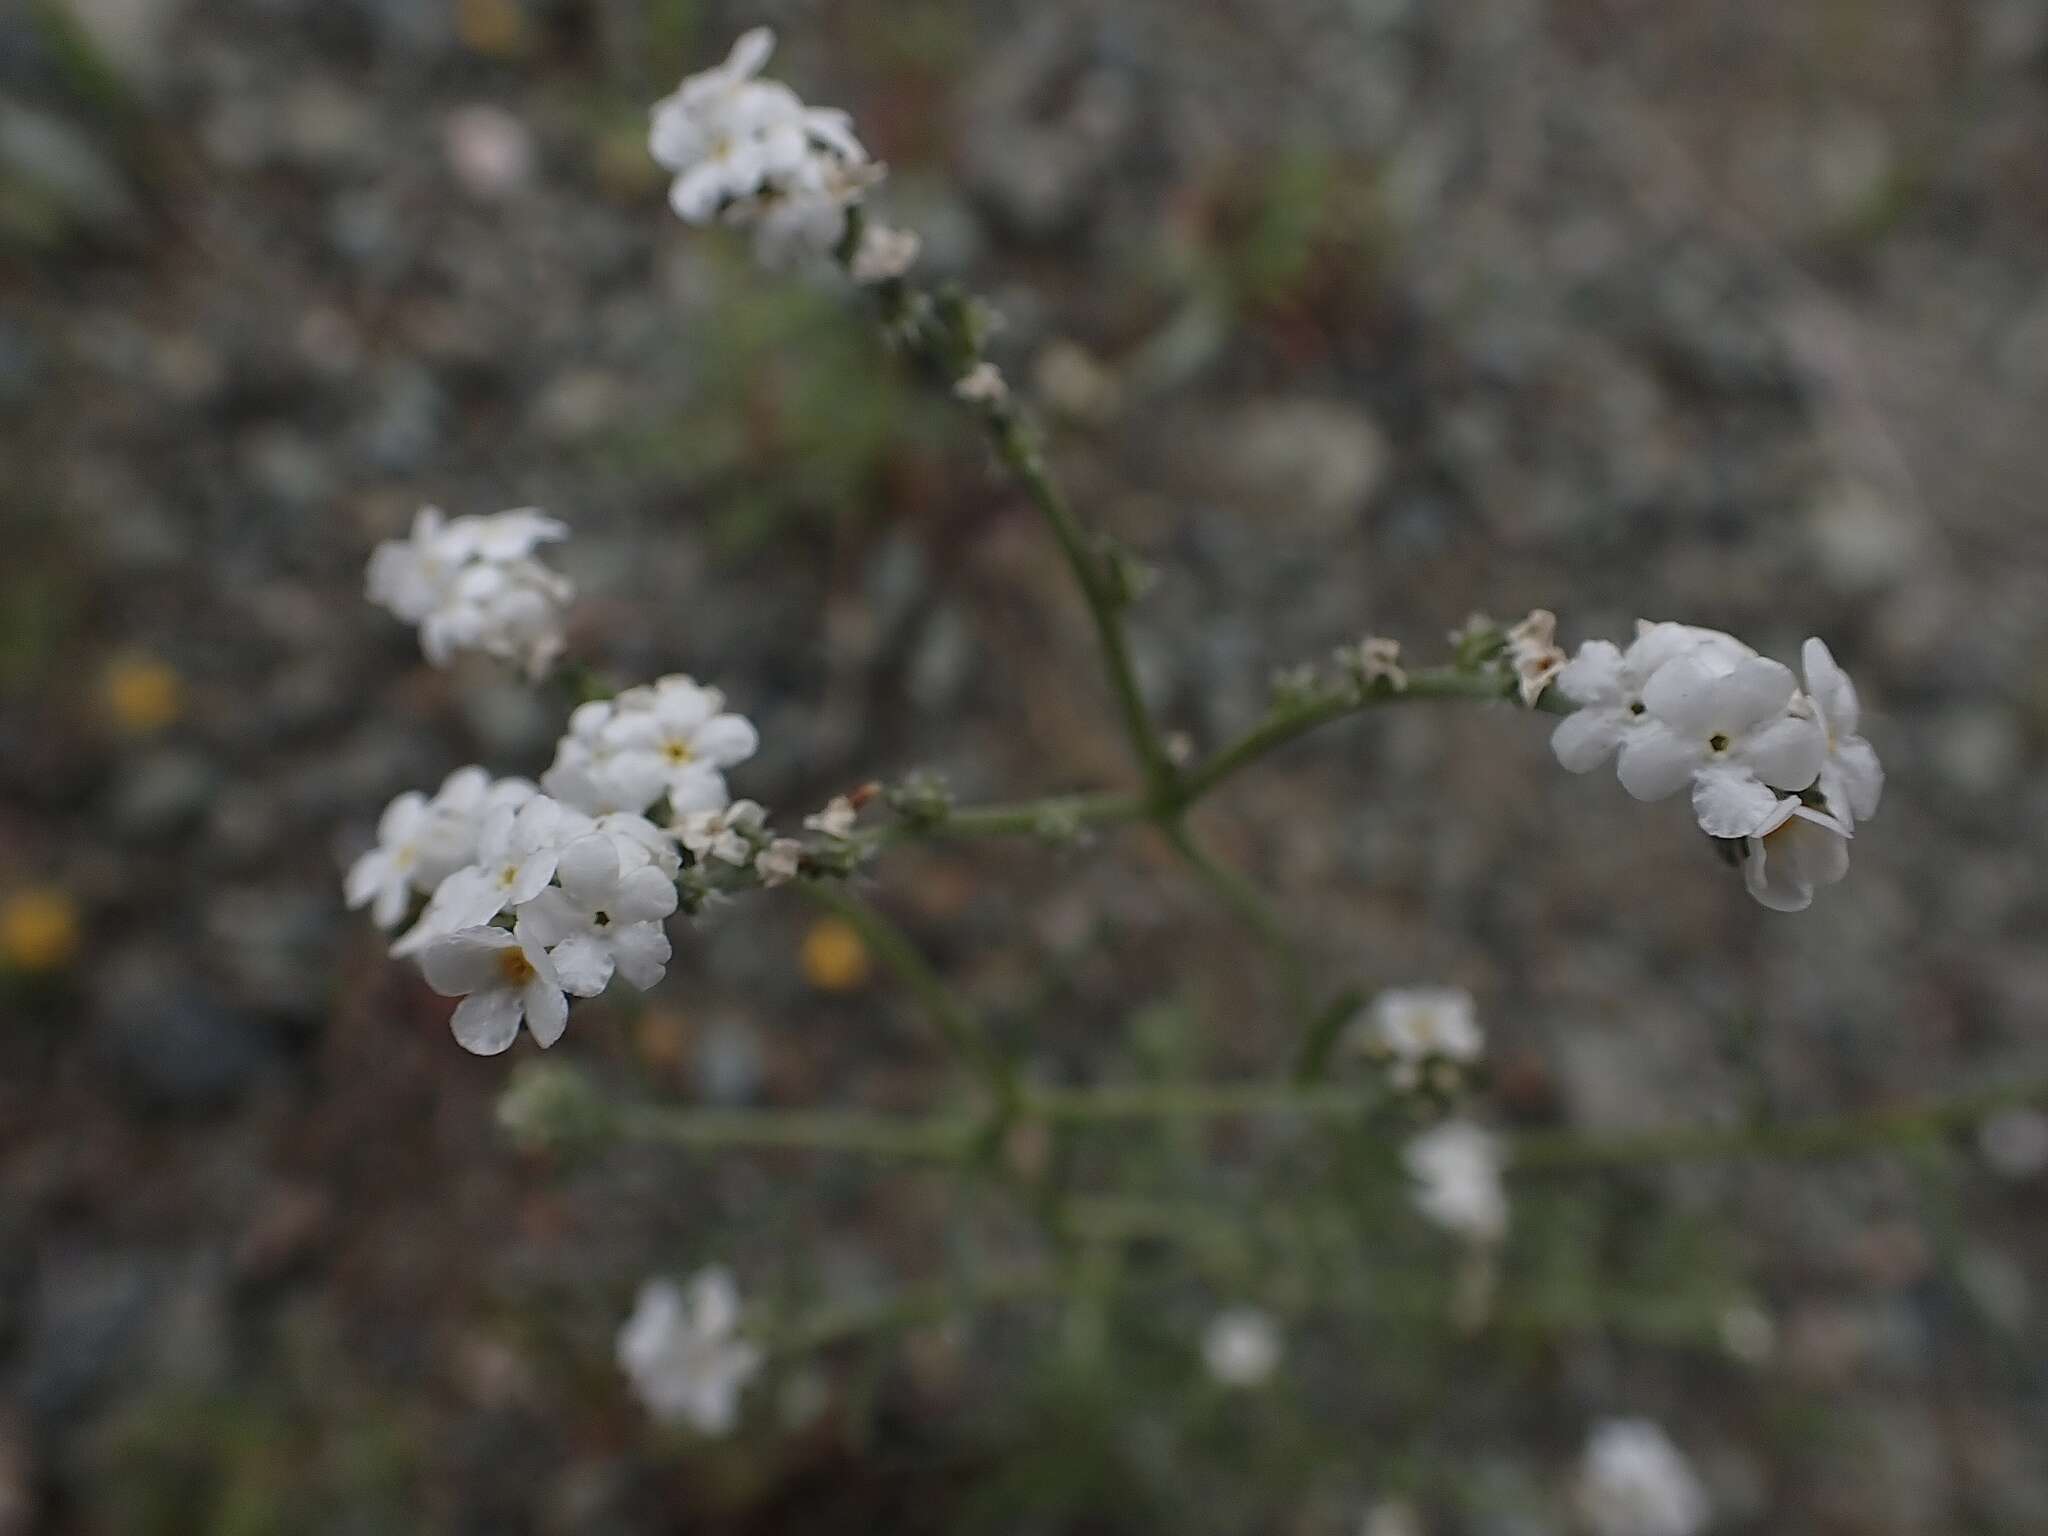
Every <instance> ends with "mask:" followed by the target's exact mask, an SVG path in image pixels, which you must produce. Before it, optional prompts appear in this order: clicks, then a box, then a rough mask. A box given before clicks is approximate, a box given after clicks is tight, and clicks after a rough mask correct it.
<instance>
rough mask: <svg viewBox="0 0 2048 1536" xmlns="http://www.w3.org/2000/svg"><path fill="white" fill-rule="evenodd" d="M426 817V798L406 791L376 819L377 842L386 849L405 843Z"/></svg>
mask: <svg viewBox="0 0 2048 1536" xmlns="http://www.w3.org/2000/svg"><path fill="white" fill-rule="evenodd" d="M426 816H427V797H426V796H425V795H423V794H421V793H420V792H419V791H418V790H413V789H409V790H407V791H406V792H405V793H404V794H402V795H400V796H399V797H398V798H397V799H395V800H393V801H392V802H391V803H390V804H389V805H387V806H385V807H384V814H383V815H382V816H380V817H378V818H377V841H378V842H380V843H382V844H383V845H384V846H385V847H387V848H390V847H395V846H396V845H398V844H399V843H403V842H405V841H407V840H408V839H410V838H411V837H412V835H413V834H414V833H415V832H417V831H418V830H419V829H420V825H421V823H422V822H424V821H425V820H426Z"/></svg>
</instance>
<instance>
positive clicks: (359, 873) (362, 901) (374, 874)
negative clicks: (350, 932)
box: [341, 848, 397, 926]
mask: <svg viewBox="0 0 2048 1536" xmlns="http://www.w3.org/2000/svg"><path fill="white" fill-rule="evenodd" d="M396 874H397V870H396V869H395V868H394V866H393V863H392V858H391V852H390V850H389V849H386V848H372V849H371V850H370V851H369V852H368V853H366V854H364V855H363V856H362V857H361V858H359V859H357V860H356V861H355V863H353V864H351V865H349V867H348V874H347V875H346V876H345V877H343V879H342V882H341V894H342V899H343V900H344V901H346V902H347V903H348V906H349V910H351V911H353V910H355V909H356V908H357V907H361V906H367V905H368V904H369V902H370V901H371V899H372V898H374V897H375V896H376V895H377V894H378V893H379V892H381V891H382V890H384V888H385V887H386V886H388V885H390V884H392V882H393V878H394V876H395V875H396ZM378 924H379V926H383V919H382V918H379V919H378Z"/></svg>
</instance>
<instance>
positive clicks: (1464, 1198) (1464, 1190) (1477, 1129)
mask: <svg viewBox="0 0 2048 1536" xmlns="http://www.w3.org/2000/svg"><path fill="white" fill-rule="evenodd" d="M1401 1160H1402V1162H1403V1163H1405V1164H1406V1165H1407V1168H1408V1173H1409V1176H1410V1177H1411V1178H1413V1179H1414V1180H1415V1195H1414V1198H1415V1207H1416V1209H1417V1210H1419V1211H1421V1212H1422V1214H1423V1215H1424V1216H1427V1217H1428V1218H1429V1219H1430V1220H1431V1221H1433V1222H1435V1223H1436V1224H1437V1225H1438V1226H1440V1227H1443V1228H1445V1229H1446V1230H1448V1231H1451V1232H1455V1233H1457V1234H1458V1235H1459V1236H1461V1237H1465V1238H1468V1239H1470V1240H1471V1241H1472V1242H1474V1243H1497V1242H1499V1241H1500V1240H1501V1239H1502V1238H1503V1237H1505V1236H1506V1235H1507V1230H1508V1193H1507V1187H1506V1185H1505V1184H1504V1183H1503V1182H1502V1180H1501V1163H1502V1156H1501V1146H1500V1139H1499V1138H1498V1137H1497V1136H1495V1135H1494V1134H1493V1132H1491V1131H1489V1130H1487V1129H1485V1128H1484V1127H1482V1126H1478V1125H1474V1124H1473V1123H1472V1122H1471V1121H1469V1120H1446V1121H1444V1123H1443V1124H1441V1125H1438V1126H1434V1127H1432V1128H1431V1129H1429V1130H1427V1131H1424V1132H1423V1133H1422V1134H1421V1135H1420V1136H1417V1137H1416V1138H1415V1139H1414V1140H1413V1141H1411V1142H1409V1143H1408V1145H1407V1146H1406V1147H1404V1148H1403V1149H1402V1151H1401Z"/></svg>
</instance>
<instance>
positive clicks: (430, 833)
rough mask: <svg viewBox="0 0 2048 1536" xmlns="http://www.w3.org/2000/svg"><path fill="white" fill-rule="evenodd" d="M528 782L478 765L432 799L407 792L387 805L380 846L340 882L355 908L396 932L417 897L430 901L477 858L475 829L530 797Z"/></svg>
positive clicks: (457, 773)
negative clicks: (495, 775) (491, 813)
mask: <svg viewBox="0 0 2048 1536" xmlns="http://www.w3.org/2000/svg"><path fill="white" fill-rule="evenodd" d="M533 793H534V789H533V786H532V785H531V784H529V783H528V782H527V781H526V780H524V779H497V780H493V779H492V778H491V776H490V775H489V774H487V773H485V772H484V770H483V769H481V768H476V767H470V768H458V769H456V770H455V772H453V773H451V774H449V775H448V777H447V778H446V779H444V780H443V781H442V783H441V787H440V789H439V790H437V791H436V792H435V793H434V796H433V798H432V799H428V798H427V797H426V796H425V795H422V794H420V793H419V792H418V791H417V790H408V791H407V792H406V793H404V794H402V795H400V796H398V797H397V798H396V799H395V800H393V801H392V802H391V803H390V804H389V805H388V806H386V807H385V808H384V815H383V817H382V819H380V820H379V821H378V823H377V846H376V847H375V848H372V849H371V850H370V851H369V852H367V853H365V854H364V855H363V856H362V857H361V858H359V859H357V860H356V861H355V863H354V864H353V865H351V866H350V868H349V872H348V878H347V879H346V881H344V883H343V891H344V894H345V895H346V896H347V898H348V904H349V906H351V907H360V906H363V905H365V904H368V905H369V906H370V916H371V920H372V921H374V922H375V923H376V924H377V926H378V927H379V928H391V927H395V926H396V925H397V924H398V922H399V920H400V919H401V918H403V917H404V916H405V911H406V908H407V907H408V906H409V905H410V904H411V901H412V896H413V894H414V893H415V892H417V893H418V894H420V895H422V896H425V895H429V894H431V893H432V892H433V890H434V889H435V887H436V886H438V885H439V884H440V883H441V882H442V881H443V880H445V879H447V878H448V876H450V875H451V874H453V873H454V872H455V871H456V870H458V869H460V868H462V866H464V865H465V864H468V863H469V862H470V861H471V860H473V859H474V858H475V857H476V839H477V826H478V823H479V822H480V821H481V820H482V818H483V816H484V814H485V812H486V811H488V810H490V809H492V808H494V807H496V806H499V805H510V806H514V807H517V806H519V805H521V804H523V803H524V802H525V801H526V800H528V799H530V798H531V797H532V795H533Z"/></svg>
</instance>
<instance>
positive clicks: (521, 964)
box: [498, 945, 534, 987]
mask: <svg viewBox="0 0 2048 1536" xmlns="http://www.w3.org/2000/svg"><path fill="white" fill-rule="evenodd" d="M498 974H499V975H501V976H503V977H504V978H505V985H506V986H508V987H523V986H525V985H526V984H527V983H528V982H529V981H532V980H533V977H534V969H533V962H532V961H531V960H529V959H527V958H526V951H525V950H523V949H520V948H519V947H518V946H517V945H514V946H513V947H512V948H510V949H501V950H499V951H498Z"/></svg>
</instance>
